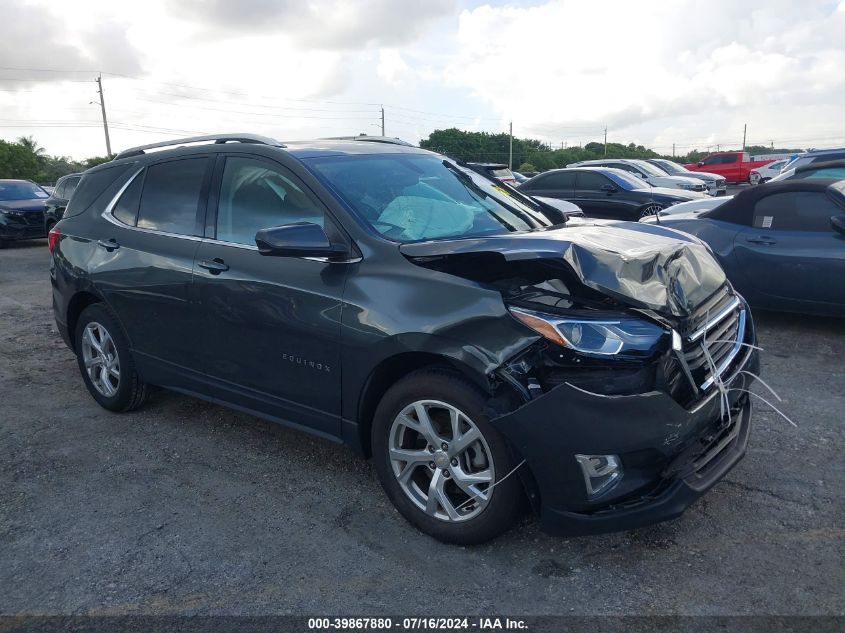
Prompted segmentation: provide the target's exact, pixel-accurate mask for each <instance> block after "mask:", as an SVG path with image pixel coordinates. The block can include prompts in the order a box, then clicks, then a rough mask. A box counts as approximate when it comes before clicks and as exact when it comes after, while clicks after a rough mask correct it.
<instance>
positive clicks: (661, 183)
mask: <svg viewBox="0 0 845 633" xmlns="http://www.w3.org/2000/svg"><path fill="white" fill-rule="evenodd" d="M567 167H613V168H615V169H622V170H624V171H627V172H628V173H630V174H633V175H634V176H636V177H637V178H640V179H641V180H645V181H646V182H647V183H648V184H650V185H651V186H652V187H667V188H669V189H683V190H684V191H695V192H698V193H704V194H706V193H707V184H706V183H705V182H704V181H703V180H701V179H700V178H690V177H688V176H669V175H667V174H666V172H665V171H663V170H662V169H659V168H657V167H655V166H654V165H652V164H650V163H647V162H646V161H644V160H636V159H631V158H608V159H602V160H583V161H581V162H579V163H572V164H571V165H567Z"/></svg>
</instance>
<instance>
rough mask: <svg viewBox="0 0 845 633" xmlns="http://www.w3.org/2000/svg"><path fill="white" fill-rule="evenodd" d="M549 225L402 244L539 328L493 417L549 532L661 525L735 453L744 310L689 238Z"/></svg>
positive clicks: (742, 421) (742, 424)
mask: <svg viewBox="0 0 845 633" xmlns="http://www.w3.org/2000/svg"><path fill="white" fill-rule="evenodd" d="M635 226H636V225H635ZM548 233H550V234H551V235H549V234H546V235H544V236H543V237H542V238H538V237H537V236H536V235H534V234H529V236H533V238H532V237H525V238H524V242H521V241H520V240H519V239H517V240H514V236H510V240H509V244H507V245H505V244H504V243H499V242H498V241H497V240H496V238H483V239H479V240H461V241H460V242H455V243H451V244H450V243H448V242H447V243H445V246H444V242H437V243H428V244H411V245H406V246H403V247H402V250H403V253H404V254H405V255H406V256H408V257H409V258H410V259H412V261H415V262H416V263H417V264H419V265H422V266H425V267H428V268H433V269H436V270H440V271H442V272H447V273H451V274H455V275H458V276H461V277H465V278H468V279H471V280H473V281H476V282H479V283H482V284H484V285H485V286H488V287H494V288H496V289H497V290H499V292H500V293H501V295H502V298H503V300H504V303H505V306H506V307H507V309H508V311H509V312H510V314H511V315H512V316H513V318H514V320H515V322H517V323H521V324H522V325H523V326H525V327H526V328H529V329H530V330H533V331H534V332H535V333H536V334H537V338H536V340H535V341H534V342H533V343H532V344H530V345H528V346H527V347H526V348H524V349H522V350H521V351H520V352H518V353H517V354H515V355H514V356H512V357H511V358H510V359H508V360H507V362H505V363H503V364H502V365H501V366H499V367H498V368H497V369H496V370H495V371H494V372H493V374H492V376H491V379H492V380H493V381H494V382H495V383H497V384H500V385H506V386H508V387H510V390H509V391H513V392H515V393H517V394H519V397H518V398H517V399H516V401H517V404H513V403H514V399H510V400H507V399H503V400H494V401H493V402H491V419H492V423H493V424H494V426H495V427H496V428H497V429H498V430H499V431H500V432H501V433H502V434H503V435H504V436H505V437H507V438H508V440H509V441H510V443H511V445H512V447H513V449H514V451H515V452H516V453H517V454H518V455H519V457H520V458H524V459H525V460H526V463H527V464H528V466H529V469H530V477H526V480H527V481H529V482H530V486H531V487H533V490H532V491H531V492H532V493H533V495H534V499H532V501H534V504H535V507H536V508H537V509H538V510H539V512H540V515H541V521H542V524H543V526H544V527H545V529H547V530H548V531H551V532H557V533H566V534H583V533H596V532H604V531H616V530H620V529H628V528H632V527H637V526H640V525H645V524H649V523H654V522H656V521H661V520H666V519H670V518H673V517H675V516H677V515H679V514H680V513H681V512H682V511H683V510H684V509H685V508H686V507H687V506H688V505H689V504H690V503H692V502H693V501H694V500H695V499H696V498H698V496H700V495H701V494H703V493H704V492H705V491H706V490H707V489H709V488H710V487H711V486H712V485H713V484H714V483H715V482H716V481H718V480H719V479H720V478H721V477H722V476H723V475H724V474H725V473H726V472H727V471H728V470H730V468H732V467H733V466H734V465H735V464H736V463H737V462H738V461H739V459H741V457H742V455H743V454H744V452H745V447H746V443H747V439H748V434H749V430H750V412H751V404H750V400H749V398H748V395H747V393H746V390H747V388H748V386H749V385H750V382H751V380H752V377H751V376H752V374H755V373H756V372H757V371H758V368H759V360H758V356H757V351H756V348H755V347H754V344H755V340H756V339H755V333H754V328H753V323H752V321H751V315H750V312H749V310H748V307H747V305H746V304H745V302H744V301H743V300H742V298H741V297H739V296H738V295H736V294H735V293H734V291H733V289H732V288H731V286H730V284H729V283H728V282H727V280H726V279H725V277H724V273H723V272H722V271H721V269H720V268H719V266H718V264H717V263H716V262H715V260H714V259H713V258H712V256H711V255H710V254H709V252H708V251H707V250H706V248H705V247H704V246H702V245H700V244H699V243H697V242H695V241H692V240H693V239H694V238H689V239H685V237H682V238H679V237H678V234H674V233H672V232H669V231H665V230H661V229H659V228H658V229H657V230H656V231H650V230H649V231H647V232H646V233H645V234H643V232H642V231H640V230H639V227H637V228H636V229H634V228H629V226H628V225H618V224H617V225H599V226H596V225H594V224H585V225H583V226H580V227H571V228H566V229H563V230H558V231H551V232H548ZM550 238H551V239H550ZM471 242H475V243H471ZM514 244H516V247H515V246H514Z"/></svg>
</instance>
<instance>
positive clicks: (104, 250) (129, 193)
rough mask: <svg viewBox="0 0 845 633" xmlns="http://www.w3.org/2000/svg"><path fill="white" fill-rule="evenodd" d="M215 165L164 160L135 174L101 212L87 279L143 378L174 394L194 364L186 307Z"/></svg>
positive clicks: (190, 314) (191, 321) (192, 323)
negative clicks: (173, 389) (121, 332)
mask: <svg viewBox="0 0 845 633" xmlns="http://www.w3.org/2000/svg"><path fill="white" fill-rule="evenodd" d="M211 164H212V161H211V159H210V157H209V156H207V155H200V156H197V155H193V156H190V157H183V158H177V159H171V160H165V161H161V162H158V163H154V164H152V165H149V166H148V167H146V168H145V169H141V170H139V171H136V172H135V173H134V174H133V175H132V176H131V177H130V180H128V181H127V183H126V184H125V185H124V187H123V188H122V189H121V192H120V193H119V194H118V195H117V196H115V199H114V200H113V201H112V203H111V204H109V206H108V207H107V208H106V211H105V213H104V214H103V217H104V219H105V220H106V221H104V222H102V223H100V227H101V230H100V233H99V235H97V236H96V238H95V239H96V240H97V245H96V247H95V248H94V251H93V252H94V256H93V257H92V262H91V277H92V281H93V282H94V284H95V286H96V287H97V288H98V289H99V290H100V292H101V293H102V294H103V296H104V297H105V299H106V301H107V303H108V304H109V305H110V306H111V307H112V308H113V309H114V311H115V312H116V313H117V316H118V318H119V319H120V321H121V323H122V324H123V327H124V329H125V330H126V333H127V335H128V336H129V341H130V344H131V346H132V348H133V350H134V351H135V355H136V360H137V362H138V363H139V365H140V366H141V369H142V372H143V373H144V376H145V378H146V379H147V380H148V381H150V382H153V383H159V384H165V385H171V386H178V385H181V384H183V379H184V378H185V375H186V373H187V372H188V370H189V369H190V368H191V367H194V366H195V365H196V363H197V357H196V352H197V349H196V348H197V341H198V337H197V334H196V321H197V318H196V317H197V315H196V313H195V310H194V306H193V305H192V304H191V300H190V287H191V279H192V275H193V273H192V269H193V262H194V253H195V252H196V250H197V247H198V246H199V243H200V239H201V235H202V227H203V224H204V217H205V201H206V196H207V191H208V186H209V183H210V178H211Z"/></svg>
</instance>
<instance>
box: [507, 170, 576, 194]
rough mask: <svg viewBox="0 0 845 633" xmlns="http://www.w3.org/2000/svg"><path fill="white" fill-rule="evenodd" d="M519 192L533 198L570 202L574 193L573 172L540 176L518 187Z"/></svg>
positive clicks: (556, 172)
mask: <svg viewBox="0 0 845 633" xmlns="http://www.w3.org/2000/svg"><path fill="white" fill-rule="evenodd" d="M519 190H520V191H524V192H526V193H528V194H531V195H533V196H543V197H546V198H558V199H560V200H567V201H571V200H572V199H573V196H574V192H575V172H574V171H553V172H549V173H547V174H540V175H539V176H536V177H534V178H532V179H531V181H530V182H526V183H524V184H523V185H522V186H520V188H519Z"/></svg>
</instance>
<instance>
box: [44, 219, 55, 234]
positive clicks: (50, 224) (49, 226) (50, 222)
mask: <svg viewBox="0 0 845 633" xmlns="http://www.w3.org/2000/svg"><path fill="white" fill-rule="evenodd" d="M56 224H57V223H56V222H55V221H54V220H48V221H47V224H45V225H44V228H45V230H46V231H45V232H46V233H47V235H49V234H50V231H52V230H53V227H54V226H56Z"/></svg>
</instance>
